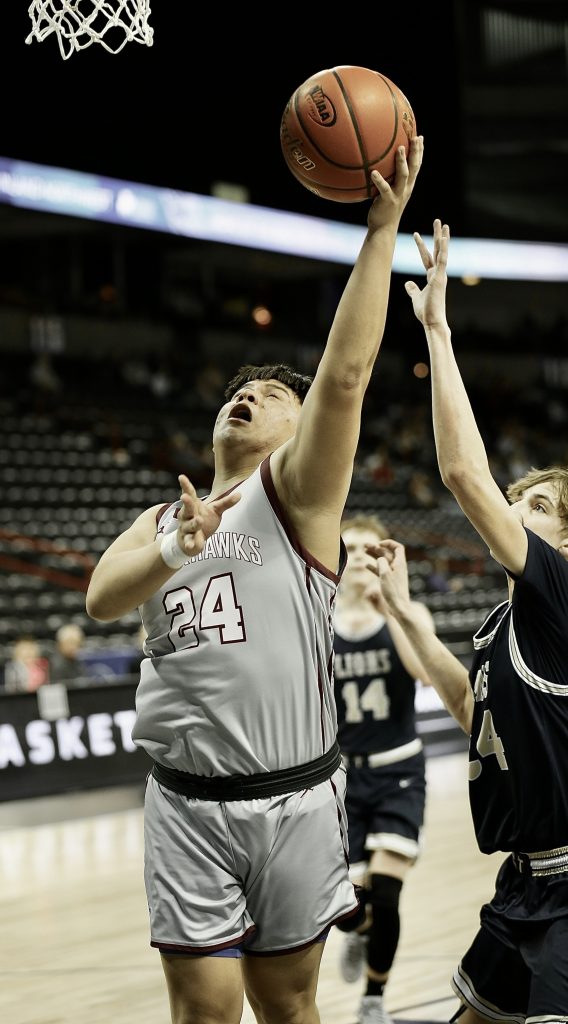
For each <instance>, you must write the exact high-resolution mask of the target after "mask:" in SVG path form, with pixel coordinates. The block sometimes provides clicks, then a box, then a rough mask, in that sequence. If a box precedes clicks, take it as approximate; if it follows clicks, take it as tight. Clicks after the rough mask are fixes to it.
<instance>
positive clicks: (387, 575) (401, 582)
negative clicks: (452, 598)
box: [367, 540, 473, 736]
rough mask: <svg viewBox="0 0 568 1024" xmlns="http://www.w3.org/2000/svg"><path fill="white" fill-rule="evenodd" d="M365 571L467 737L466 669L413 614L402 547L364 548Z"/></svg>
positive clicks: (469, 701) (420, 617) (469, 694)
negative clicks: (378, 585) (375, 581)
mask: <svg viewBox="0 0 568 1024" xmlns="http://www.w3.org/2000/svg"><path fill="white" fill-rule="evenodd" d="M367 551H368V554H369V558H370V561H369V569H370V570H371V572H373V573H374V574H375V575H376V576H377V577H378V578H379V579H380V581H381V593H382V596H383V600H384V601H385V604H386V606H387V608H388V611H389V614H390V615H391V616H392V618H394V619H395V620H396V622H397V623H398V624H399V626H400V628H401V630H402V632H403V633H404V636H405V639H406V640H407V642H408V643H409V644H410V646H411V647H412V649H413V651H414V654H415V656H416V658H417V659H418V663H419V664H420V665H421V666H422V667H423V668H424V669H425V672H426V675H427V678H428V681H429V682H430V684H431V685H432V686H433V687H434V689H435V690H436V691H437V693H438V695H439V696H440V698H441V700H442V701H443V702H444V704H445V706H446V708H447V709H448V711H449V712H450V714H451V715H453V717H454V718H455V719H456V721H457V722H458V724H459V725H461V727H462V729H463V730H464V732H466V733H467V734H468V736H469V734H470V732H471V720H472V714H473V692H472V689H471V686H470V685H469V677H468V672H467V669H466V668H465V666H464V665H462V663H461V661H458V659H457V658H456V657H455V656H454V655H453V654H452V653H451V651H449V650H448V648H447V647H446V646H445V645H444V644H443V643H442V641H441V640H440V639H439V638H438V637H437V636H436V634H435V632H434V630H433V629H432V626H431V624H430V622H429V621H428V619H427V618H426V617H425V616H423V615H417V614H416V602H415V601H412V600H411V599H410V592H409V587H408V571H407V567H406V556H405V551H404V547H403V545H402V544H399V543H398V542H397V541H394V540H384V541H381V543H380V544H377V545H376V546H373V547H371V546H369V547H368V548H367Z"/></svg>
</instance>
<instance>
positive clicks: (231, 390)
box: [225, 363, 313, 402]
mask: <svg viewBox="0 0 568 1024" xmlns="http://www.w3.org/2000/svg"><path fill="white" fill-rule="evenodd" d="M252 380H277V381H280V383H281V384H285V385H286V387H287V388H290V390H291V391H293V392H294V394H295V395H297V396H298V398H299V399H300V402H303V401H304V398H305V397H306V395H307V393H308V390H309V388H310V385H311V383H312V381H313V377H308V376H306V375H305V374H303V373H298V372H297V371H296V370H293V369H292V367H291V366H287V365H286V363H275V364H274V365H272V366H270V365H268V364H265V365H264V366H252V365H249V366H241V367H240V369H239V370H237V372H236V374H235V376H234V377H232V378H231V380H230V381H229V383H228V384H227V387H226V388H225V398H226V399H227V401H229V400H230V399H231V398H232V397H233V395H236V393H237V391H239V390H240V389H241V388H242V387H243V386H244V385H245V384H249V383H250V381H252Z"/></svg>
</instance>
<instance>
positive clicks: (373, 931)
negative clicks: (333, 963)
mask: <svg viewBox="0 0 568 1024" xmlns="http://www.w3.org/2000/svg"><path fill="white" fill-rule="evenodd" d="M413 863H414V860H413V859H410V858H409V857H403V856H401V855H400V854H398V853H394V852H393V851H391V850H377V851H376V853H374V854H373V856H372V857H371V860H370V863H369V880H368V895H367V901H368V902H367V905H368V907H370V910H371V923H370V928H369V933H368V935H369V944H368V949H367V973H368V977H369V978H370V979H371V980H374V981H377V982H379V983H382V985H383V987H384V985H385V983H386V981H387V979H388V976H389V973H390V970H391V967H392V965H393V962H394V958H395V954H396V951H397V948H398V942H399V938H400V913H399V901H400V894H401V890H402V886H403V883H404V879H405V878H406V875H407V873H408V871H409V869H410V868H411V867H412V865H413ZM381 994H382V993H381Z"/></svg>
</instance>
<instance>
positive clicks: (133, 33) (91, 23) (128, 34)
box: [26, 0, 154, 60]
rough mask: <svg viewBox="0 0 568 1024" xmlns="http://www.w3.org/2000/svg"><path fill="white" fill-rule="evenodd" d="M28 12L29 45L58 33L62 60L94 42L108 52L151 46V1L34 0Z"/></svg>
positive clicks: (27, 40) (152, 32) (27, 39)
mask: <svg viewBox="0 0 568 1024" xmlns="http://www.w3.org/2000/svg"><path fill="white" fill-rule="evenodd" d="M28 13H29V16H30V18H31V20H32V30H31V32H30V34H29V36H28V37H27V38H26V43H31V42H32V40H34V39H37V41H38V42H39V43H41V42H43V40H44V39H45V38H46V37H47V36H49V35H51V33H52V32H55V33H56V34H57V41H58V43H59V50H60V52H61V56H62V57H63V60H67V58H68V57H70V56H71V54H72V53H74V52H75V51H76V50H84V49H85V48H86V47H87V46H90V45H91V43H100V45H101V46H104V48H105V50H108V52H109V53H120V51H121V50H122V48H123V46H126V44H127V43H132V42H134V43H145V44H146V46H151V45H152V37H153V35H154V31H153V29H151V28H150V26H149V24H148V18H149V15H150V0H33V2H32V3H31V4H30V6H29V8H28ZM111 30H113V31H112V33H111V36H110V38H108V37H107V38H105V36H107V33H109V32H111Z"/></svg>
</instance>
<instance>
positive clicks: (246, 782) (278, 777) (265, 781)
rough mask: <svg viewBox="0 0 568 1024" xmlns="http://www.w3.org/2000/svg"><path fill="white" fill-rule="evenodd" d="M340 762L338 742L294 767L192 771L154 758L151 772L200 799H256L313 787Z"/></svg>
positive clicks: (170, 786)
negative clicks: (235, 771) (219, 772)
mask: <svg viewBox="0 0 568 1024" xmlns="http://www.w3.org/2000/svg"><path fill="white" fill-rule="evenodd" d="M340 764H341V752H340V750H339V745H338V743H337V742H335V743H334V744H333V746H332V747H331V748H330V750H328V751H327V754H322V756H321V757H317V758H316V759H315V761H307V762H306V763H305V764H299V765H296V767H294V768H283V769H281V770H280V771H276V772H258V773H257V774H255V775H227V776H224V775H215V776H213V777H212V778H208V777H207V776H205V775H191V774H190V773H189V772H179V771H177V770H176V769H175V768H166V766H165V765H163V764H159V763H158V762H157V761H154V764H153V767H152V775H153V776H154V778H155V779H156V782H159V783H160V785H161V786H165V787H166V789H172V790H173V791H174V793H181V794H182V795H183V796H189V797H194V798H196V799H197V800H215V801H217V802H220V803H222V802H224V801H225V800H255V799H258V798H261V797H267V796H279V795H280V794H282V793H295V792H298V791H299V790H302V789H312V788H313V786H317V785H319V783H320V782H325V780H326V779H329V778H331V776H332V775H333V773H334V772H335V771H337V769H338V768H339V766H340Z"/></svg>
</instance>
